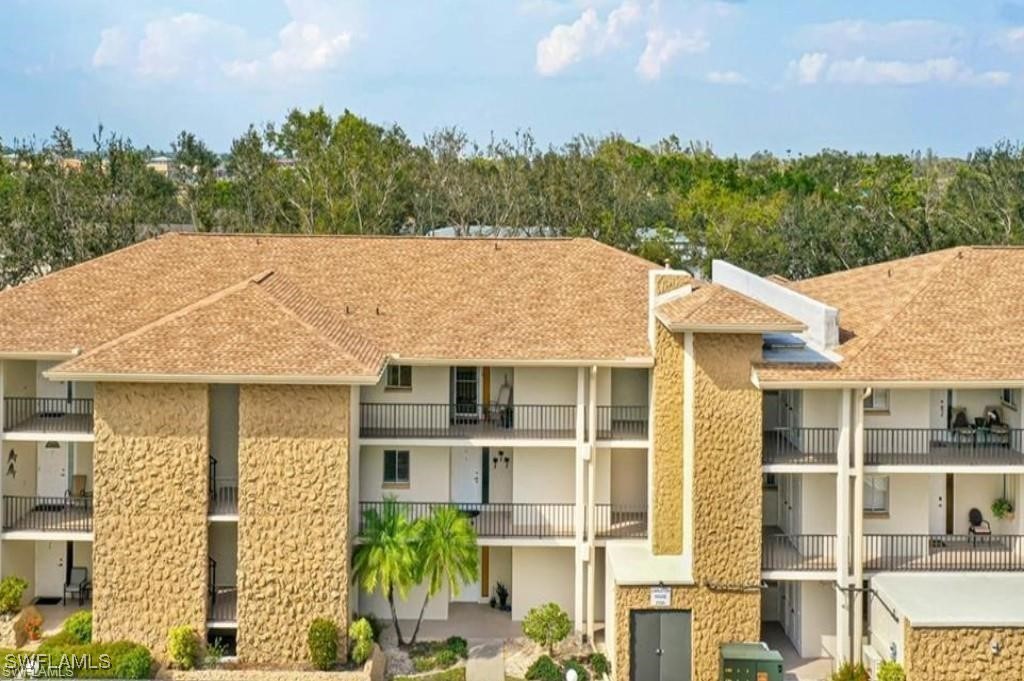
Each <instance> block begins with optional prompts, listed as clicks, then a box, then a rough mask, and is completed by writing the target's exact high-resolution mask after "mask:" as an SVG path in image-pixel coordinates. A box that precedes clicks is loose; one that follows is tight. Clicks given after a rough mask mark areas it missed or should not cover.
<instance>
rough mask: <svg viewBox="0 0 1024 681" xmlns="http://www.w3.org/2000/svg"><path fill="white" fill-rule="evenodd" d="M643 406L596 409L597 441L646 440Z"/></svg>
mask: <svg viewBox="0 0 1024 681" xmlns="http://www.w3.org/2000/svg"><path fill="white" fill-rule="evenodd" d="M647 413H648V407H647V406H646V405H645V406H635V407H634V406H611V407H600V406H599V407H598V408H597V439H598V440H646V439H647Z"/></svg>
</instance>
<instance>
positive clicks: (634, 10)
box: [605, 0, 643, 45]
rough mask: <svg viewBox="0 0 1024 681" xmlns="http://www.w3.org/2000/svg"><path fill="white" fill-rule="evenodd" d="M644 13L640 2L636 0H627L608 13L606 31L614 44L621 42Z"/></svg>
mask: <svg viewBox="0 0 1024 681" xmlns="http://www.w3.org/2000/svg"><path fill="white" fill-rule="evenodd" d="M642 14H643V9H642V8H641V7H640V3H639V2H637V1H636V0H626V1H625V2H623V3H622V4H621V5H619V6H618V7H616V8H615V9H613V10H612V11H611V13H610V14H609V15H608V26H607V27H606V29H605V33H606V34H607V36H608V40H609V41H610V42H611V44H613V45H617V44H620V43H621V42H622V40H623V39H624V37H625V34H626V32H627V31H628V30H629V28H630V27H631V26H633V25H634V24H635V23H636V22H637V21H639V19H640V17H641V16H642Z"/></svg>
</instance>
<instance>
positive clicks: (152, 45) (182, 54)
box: [135, 12, 245, 78]
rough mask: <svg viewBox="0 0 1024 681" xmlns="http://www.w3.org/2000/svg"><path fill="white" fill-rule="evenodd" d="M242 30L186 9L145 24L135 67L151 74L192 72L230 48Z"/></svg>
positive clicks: (171, 74)
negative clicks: (183, 12)
mask: <svg viewBox="0 0 1024 681" xmlns="http://www.w3.org/2000/svg"><path fill="white" fill-rule="evenodd" d="M244 37H245V32H244V31H243V30H242V29H241V28H239V27H237V26H232V25H230V24H225V23H222V22H220V21H217V20H216V19H212V18H210V17H208V16H206V15H203V14H195V13H192V12H187V13H185V14H179V15H177V16H174V17H170V18H168V19H158V20H155V21H151V22H149V23H148V24H146V28H145V30H144V32H143V37H142V40H140V41H139V45H138V51H137V54H136V57H135V70H136V71H137V72H138V73H139V74H140V75H142V76H145V77H151V78H173V77H176V76H180V75H183V74H185V75H196V74H198V73H200V72H202V71H203V70H205V69H207V68H209V67H210V66H211V65H214V64H217V63H219V62H220V60H221V59H222V58H223V55H224V54H225V53H229V52H231V51H233V49H234V48H236V47H237V45H238V43H239V42H240V41H241V40H242V39H243V38H244Z"/></svg>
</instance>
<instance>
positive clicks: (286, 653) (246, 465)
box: [238, 385, 349, 664]
mask: <svg viewBox="0 0 1024 681" xmlns="http://www.w3.org/2000/svg"><path fill="white" fill-rule="evenodd" d="M348 448H349V390H348V388H347V387H343V386H256V385H245V386H242V388H241V390H240V396H239V447H238V469H239V500H238V506H239V509H238V511H239V520H238V655H239V658H240V659H242V660H243V661H244V662H248V663H256V664H261V663H264V664H265V663H282V662H301V661H305V660H306V659H307V655H308V652H307V650H306V632H307V630H308V628H309V624H310V622H312V621H313V619H315V618H317V617H325V618H328V619H330V620H333V621H334V622H335V623H336V624H337V625H338V628H339V631H341V632H345V631H346V630H347V628H348V612H347V610H348V608H347V603H348V584H349V579H348V575H349V569H348V566H349V555H348V543H347V542H346V541H345V538H346V537H347V536H348ZM347 644H348V640H347V637H345V636H341V637H340V640H339V654H340V655H341V656H342V657H344V655H345V651H346V650H347Z"/></svg>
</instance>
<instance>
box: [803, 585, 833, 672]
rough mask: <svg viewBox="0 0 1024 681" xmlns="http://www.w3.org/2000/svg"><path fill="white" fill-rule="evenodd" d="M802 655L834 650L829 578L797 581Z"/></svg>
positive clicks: (831, 593) (828, 653) (823, 655)
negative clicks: (819, 580) (821, 580)
mask: <svg viewBox="0 0 1024 681" xmlns="http://www.w3.org/2000/svg"><path fill="white" fill-rule="evenodd" d="M799 589H800V640H799V641H798V643H799V646H800V647H799V650H798V652H799V653H800V655H801V656H802V657H826V656H828V655H831V654H832V653H833V652H834V651H835V640H836V592H835V587H834V586H833V585H832V582H800V583H799Z"/></svg>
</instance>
